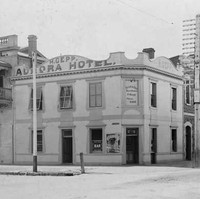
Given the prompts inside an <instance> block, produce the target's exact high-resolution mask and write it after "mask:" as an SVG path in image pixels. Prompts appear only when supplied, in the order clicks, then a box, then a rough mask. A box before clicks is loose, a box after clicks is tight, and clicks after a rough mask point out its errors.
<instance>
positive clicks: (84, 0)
mask: <svg viewBox="0 0 200 199" xmlns="http://www.w3.org/2000/svg"><path fill="white" fill-rule="evenodd" d="M199 13H200V1H199V0H33V1H31V0H6V1H2V2H1V5H0V36H6V35H12V34H16V35H18V45H19V46H20V47H25V46H27V45H28V40H27V37H28V35H32V34H33V35H36V36H37V38H38V39H37V46H38V50H39V51H40V52H41V53H42V54H44V55H45V56H46V57H47V58H49V59H50V58H53V57H56V56H59V55H80V56H83V57H87V58H90V59H94V60H103V59H107V58H108V57H109V53H111V52H118V51H121V52H125V55H126V56H127V58H131V59H133V58H136V56H137V53H138V52H141V51H142V49H143V48H149V47H153V48H154V49H155V51H156V57H157V56H165V57H172V56H175V55H178V54H181V53H182V52H181V48H182V47H181V39H182V21H183V20H184V19H190V18H195V15H196V14H199Z"/></svg>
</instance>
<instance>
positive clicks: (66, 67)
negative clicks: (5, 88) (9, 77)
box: [16, 56, 115, 76]
mask: <svg viewBox="0 0 200 199" xmlns="http://www.w3.org/2000/svg"><path fill="white" fill-rule="evenodd" d="M111 65H115V63H111V62H108V61H107V60H103V61H94V60H90V59H86V58H83V57H79V56H60V57H56V58H53V59H50V60H49V61H48V62H46V63H44V64H43V65H41V66H37V69H36V70H37V73H38V74H42V73H52V72H61V71H71V70H80V69H89V68H96V67H106V66H111ZM32 72H33V71H32V69H31V68H26V67H19V68H18V69H17V71H16V76H21V75H30V74H32Z"/></svg>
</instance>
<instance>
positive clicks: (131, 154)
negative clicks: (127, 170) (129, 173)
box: [126, 128, 139, 164]
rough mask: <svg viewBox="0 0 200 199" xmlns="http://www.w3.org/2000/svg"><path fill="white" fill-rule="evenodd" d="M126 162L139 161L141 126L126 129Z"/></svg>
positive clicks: (134, 162)
mask: <svg viewBox="0 0 200 199" xmlns="http://www.w3.org/2000/svg"><path fill="white" fill-rule="evenodd" d="M126 163H127V164H138V163H139V128H127V129H126Z"/></svg>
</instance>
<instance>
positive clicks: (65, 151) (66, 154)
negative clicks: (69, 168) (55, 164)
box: [62, 130, 73, 163]
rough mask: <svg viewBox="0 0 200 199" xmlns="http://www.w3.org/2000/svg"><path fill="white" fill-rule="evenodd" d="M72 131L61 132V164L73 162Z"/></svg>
mask: <svg viewBox="0 0 200 199" xmlns="http://www.w3.org/2000/svg"><path fill="white" fill-rule="evenodd" d="M72 157H73V139H72V130H62V160H63V163H72V162H73V158H72Z"/></svg>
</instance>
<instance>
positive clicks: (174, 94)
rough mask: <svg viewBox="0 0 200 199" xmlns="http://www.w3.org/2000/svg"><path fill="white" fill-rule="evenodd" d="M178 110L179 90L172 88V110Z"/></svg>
mask: <svg viewBox="0 0 200 199" xmlns="http://www.w3.org/2000/svg"><path fill="white" fill-rule="evenodd" d="M176 109H177V89H176V88H172V110H176Z"/></svg>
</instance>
